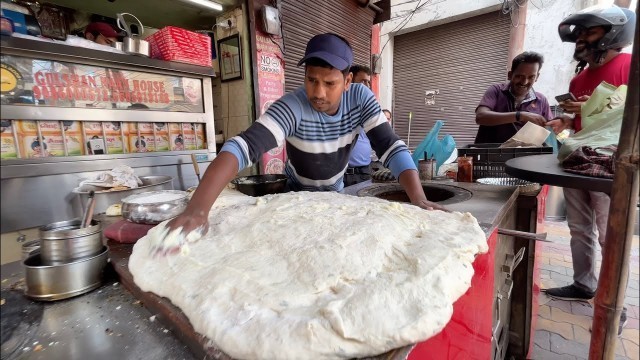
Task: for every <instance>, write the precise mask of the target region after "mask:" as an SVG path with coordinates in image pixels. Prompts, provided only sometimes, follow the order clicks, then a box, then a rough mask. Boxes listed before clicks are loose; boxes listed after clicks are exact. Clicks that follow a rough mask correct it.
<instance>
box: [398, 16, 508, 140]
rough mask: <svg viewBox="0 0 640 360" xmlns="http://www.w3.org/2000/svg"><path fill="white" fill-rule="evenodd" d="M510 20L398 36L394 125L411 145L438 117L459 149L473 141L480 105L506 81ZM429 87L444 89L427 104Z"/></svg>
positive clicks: (475, 20) (487, 19)
mask: <svg viewBox="0 0 640 360" xmlns="http://www.w3.org/2000/svg"><path fill="white" fill-rule="evenodd" d="M509 32H510V22H509V17H508V16H501V14H499V13H498V12H491V13H488V14H484V15H480V16H476V17H472V18H468V19H464V20H459V21H455V22H451V23H448V24H444V25H440V26H435V27H432V28H427V29H424V30H419V31H415V32H411V33H408V34H405V35H399V36H396V37H395V39H394V40H395V41H394V54H393V84H394V110H395V111H394V113H393V119H394V127H395V131H396V133H397V134H398V135H399V136H400V138H401V139H403V140H405V141H406V140H407V135H408V132H409V131H408V129H409V112H412V113H413V117H412V121H411V138H410V144H409V147H410V149H412V150H414V149H415V148H416V146H417V145H419V144H420V142H421V141H422V140H423V139H424V137H425V136H426V134H427V133H428V131H429V130H431V128H432V127H433V125H434V124H435V121H436V120H443V121H444V122H445V125H444V126H443V127H442V129H441V130H440V136H442V135H443V134H450V135H452V136H453V138H454V139H455V141H456V145H457V147H458V148H460V147H462V146H464V145H466V144H472V143H473V141H474V139H475V136H476V132H477V130H478V126H477V125H476V123H475V108H476V106H477V105H478V102H479V101H480V98H481V97H482V95H484V92H485V90H486V89H487V87H488V86H489V85H491V84H495V83H500V82H503V81H506V78H507V71H508V67H509V65H508V64H507V59H508V49H509ZM426 91H438V92H439V93H438V94H436V95H435V97H434V100H435V104H432V105H426V104H425V102H426V95H425V92H426Z"/></svg>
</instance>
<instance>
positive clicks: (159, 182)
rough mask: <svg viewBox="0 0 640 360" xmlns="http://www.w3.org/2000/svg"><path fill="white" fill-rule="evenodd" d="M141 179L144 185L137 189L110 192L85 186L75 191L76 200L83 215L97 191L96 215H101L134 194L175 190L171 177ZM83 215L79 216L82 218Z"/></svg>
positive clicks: (155, 176)
mask: <svg viewBox="0 0 640 360" xmlns="http://www.w3.org/2000/svg"><path fill="white" fill-rule="evenodd" d="M139 178H140V180H141V181H142V185H141V186H139V187H137V188H135V189H126V190H117V191H108V190H105V189H104V188H100V187H97V186H91V185H84V186H82V187H80V188H77V189H74V190H73V192H74V193H76V194H77V195H78V196H77V198H76V199H77V201H79V207H80V208H81V209H82V213H84V211H85V207H86V206H87V201H88V200H89V193H90V192H91V191H92V190H93V191H95V201H96V205H95V210H94V213H95V214H100V213H103V212H105V211H107V208H108V207H109V206H111V205H113V204H118V203H120V202H121V201H122V199H124V198H126V197H127V196H131V195H133V194H139V193H143V192H147V191H158V190H173V178H172V177H171V176H166V175H150V176H140V177H139ZM82 213H80V214H78V215H77V216H82Z"/></svg>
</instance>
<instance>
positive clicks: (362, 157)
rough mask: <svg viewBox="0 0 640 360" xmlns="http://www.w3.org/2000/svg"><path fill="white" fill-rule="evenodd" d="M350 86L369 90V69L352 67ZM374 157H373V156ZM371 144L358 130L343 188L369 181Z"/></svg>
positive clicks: (358, 66) (357, 66)
mask: <svg viewBox="0 0 640 360" xmlns="http://www.w3.org/2000/svg"><path fill="white" fill-rule="evenodd" d="M349 72H351V75H352V76H353V80H352V84H362V85H364V86H366V87H367V88H368V89H371V69H369V67H367V66H363V65H353V66H352V67H351V69H349ZM374 156H375V155H374ZM370 165H371V142H370V141H369V138H368V137H367V134H365V132H364V130H360V133H359V134H358V138H357V140H356V143H355V145H353V148H352V149H351V156H350V157H349V166H348V167H347V171H346V172H345V173H344V186H351V185H355V184H357V183H361V182H363V181H367V180H369V179H371V168H370Z"/></svg>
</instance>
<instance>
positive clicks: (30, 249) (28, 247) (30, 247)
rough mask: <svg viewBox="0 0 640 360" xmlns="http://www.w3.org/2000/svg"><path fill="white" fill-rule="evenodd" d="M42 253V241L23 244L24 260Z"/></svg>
mask: <svg viewBox="0 0 640 360" xmlns="http://www.w3.org/2000/svg"><path fill="white" fill-rule="evenodd" d="M39 251H40V239H38V240H31V241H27V242H26V243H24V244H22V260H25V259H26V258H28V257H29V256H31V255H33V254H35V253H36V252H39Z"/></svg>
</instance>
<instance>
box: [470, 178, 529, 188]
mask: <svg viewBox="0 0 640 360" xmlns="http://www.w3.org/2000/svg"><path fill="white" fill-rule="evenodd" d="M476 182H479V183H480V184H485V185H502V186H526V185H530V184H535V183H532V182H529V181H526V180H522V179H518V178H480V179H478V180H476Z"/></svg>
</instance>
